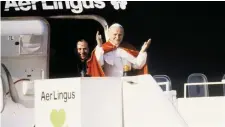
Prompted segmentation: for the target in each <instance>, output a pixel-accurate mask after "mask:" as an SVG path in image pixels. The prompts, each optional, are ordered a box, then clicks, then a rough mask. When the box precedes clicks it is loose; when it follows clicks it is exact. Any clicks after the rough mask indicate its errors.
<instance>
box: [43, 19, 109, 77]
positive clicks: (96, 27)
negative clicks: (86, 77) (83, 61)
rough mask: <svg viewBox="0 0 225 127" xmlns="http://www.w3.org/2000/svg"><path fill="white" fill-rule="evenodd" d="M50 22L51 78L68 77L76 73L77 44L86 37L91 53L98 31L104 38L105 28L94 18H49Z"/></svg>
mask: <svg viewBox="0 0 225 127" xmlns="http://www.w3.org/2000/svg"><path fill="white" fill-rule="evenodd" d="M47 20H48V22H49V24H50V54H49V55H50V57H49V58H50V61H49V78H68V77H74V76H75V75H76V71H77V67H76V63H77V62H78V61H77V60H78V59H76V57H77V56H76V44H77V41H78V40H81V39H84V40H86V41H87V42H88V44H89V53H91V51H92V50H93V49H94V48H95V46H96V44H97V42H96V38H95V36H96V32H97V31H100V33H101V35H102V37H103V39H104V40H105V38H104V28H103V27H102V25H101V24H100V23H98V22H96V21H94V20H76V19H53V18H49V19H47Z"/></svg>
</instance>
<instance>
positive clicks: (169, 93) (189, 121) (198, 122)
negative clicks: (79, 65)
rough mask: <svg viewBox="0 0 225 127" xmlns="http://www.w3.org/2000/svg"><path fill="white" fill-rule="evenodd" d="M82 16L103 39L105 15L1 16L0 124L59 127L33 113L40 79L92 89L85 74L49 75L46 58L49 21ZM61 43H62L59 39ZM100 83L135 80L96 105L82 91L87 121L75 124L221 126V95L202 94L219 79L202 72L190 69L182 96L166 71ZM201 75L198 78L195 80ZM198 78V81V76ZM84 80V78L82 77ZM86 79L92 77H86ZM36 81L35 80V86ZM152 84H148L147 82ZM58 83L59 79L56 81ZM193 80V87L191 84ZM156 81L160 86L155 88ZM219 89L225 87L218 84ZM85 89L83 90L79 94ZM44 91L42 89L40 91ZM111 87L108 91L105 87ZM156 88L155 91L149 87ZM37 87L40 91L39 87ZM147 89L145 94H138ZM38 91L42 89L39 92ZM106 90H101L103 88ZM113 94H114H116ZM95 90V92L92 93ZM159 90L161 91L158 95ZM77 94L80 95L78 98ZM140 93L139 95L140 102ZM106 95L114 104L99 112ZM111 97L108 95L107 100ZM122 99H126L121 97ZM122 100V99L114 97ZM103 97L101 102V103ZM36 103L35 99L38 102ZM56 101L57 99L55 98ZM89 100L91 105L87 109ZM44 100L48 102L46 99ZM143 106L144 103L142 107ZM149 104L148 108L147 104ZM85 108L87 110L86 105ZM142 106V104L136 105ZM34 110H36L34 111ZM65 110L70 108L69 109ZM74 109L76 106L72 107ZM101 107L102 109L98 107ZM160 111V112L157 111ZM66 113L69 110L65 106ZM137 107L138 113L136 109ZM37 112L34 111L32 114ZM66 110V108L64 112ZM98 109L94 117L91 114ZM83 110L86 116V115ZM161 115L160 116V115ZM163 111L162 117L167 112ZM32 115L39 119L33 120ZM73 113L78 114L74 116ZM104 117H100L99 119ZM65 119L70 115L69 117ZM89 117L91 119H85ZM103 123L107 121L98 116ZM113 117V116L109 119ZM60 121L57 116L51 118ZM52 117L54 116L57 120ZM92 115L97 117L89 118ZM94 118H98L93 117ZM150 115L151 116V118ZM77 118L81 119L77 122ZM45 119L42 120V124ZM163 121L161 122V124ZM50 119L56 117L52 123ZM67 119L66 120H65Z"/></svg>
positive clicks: (222, 122) (48, 60)
mask: <svg viewBox="0 0 225 127" xmlns="http://www.w3.org/2000/svg"><path fill="white" fill-rule="evenodd" d="M66 19H69V20H72V21H74V20H82V21H83V20H88V21H92V22H97V23H99V24H100V26H101V29H102V31H101V33H103V34H104V37H105V40H107V39H108V37H107V30H108V27H109V24H108V22H107V21H106V19H105V18H103V17H102V16H99V15H93V14H91V15H87V14H85V15H83V14H80V15H56V16H54V15H53V16H48V17H41V16H16V17H2V18H1V63H2V64H1V67H2V69H1V70H2V71H1V85H0V91H1V92H0V93H1V105H0V108H1V119H2V121H1V125H2V127H6V126H7V127H15V126H21V127H34V126H35V127H38V126H41V125H42V126H47V125H48V126H54V127H59V125H56V124H53V125H49V124H43V123H41V122H40V121H38V120H39V119H40V120H44V119H41V116H42V117H43V118H44V116H45V115H41V114H38V111H40V112H42V113H43V112H44V111H45V110H43V111H42V110H41V107H42V105H40V107H37V105H38V104H37V103H35V102H36V100H35V99H36V96H37V95H36V96H34V95H35V92H37V91H35V89H34V88H38V89H41V90H43V89H45V88H46V89H47V86H49V84H48V85H46V86H44V85H45V84H46V82H49V83H55V84H57V82H59V84H60V82H68V86H67V85H66V87H68V88H71V86H70V84H71V83H70V81H75V82H76V81H77V82H78V80H79V81H80V82H79V83H82V81H83V83H84V86H85V82H86V86H87V88H85V87H84V88H85V90H86V89H88V88H89V87H90V88H93V87H91V86H89V84H90V81H89V80H91V81H93V82H98V81H95V79H89V78H84V79H82V78H71V77H70V78H64V77H63V78H59V77H56V78H50V76H49V75H50V74H49V73H50V71H49V70H50V59H51V57H50V56H51V55H50V53H51V46H50V45H51V44H50V43H52V41H50V39H52V38H51V37H50V35H51V24H50V23H49V22H51V20H58V21H59V20H66ZM62 44H63V42H62ZM139 79H145V80H146V81H149V82H151V83H150V84H151V85H143V82H141V81H140V80H139ZM101 80H102V82H103V81H104V82H107V83H108V82H109V81H111V82H114V81H115V83H118V84H119V83H120V82H124V81H126V80H131V81H133V82H137V84H139V83H140V84H142V85H137V87H134V86H132V85H128V84H127V83H124V84H123V87H124V88H123V89H124V91H123V92H125V93H123V94H122V97H121V96H115V97H112V98H110V97H109V98H108V97H106V98H103V100H104V101H103V100H101V99H99V100H98V99H96V100H97V102H98V104H96V105H94V104H93V101H91V100H92V99H93V100H95V99H94V98H93V97H92V98H91V97H90V96H87V95H88V94H87V93H86V94H84V95H83V94H82V93H81V95H83V96H85V97H86V98H88V97H89V98H88V99H86V100H85V99H84V100H85V102H81V105H82V104H86V105H88V106H84V105H82V106H83V108H84V109H85V110H87V111H85V110H84V109H82V107H81V111H80V112H81V113H80V114H82V113H83V114H82V115H84V116H82V115H81V116H82V117H81V118H80V119H85V120H90V121H88V122H90V124H88V122H84V120H83V121H82V120H79V119H78V118H76V120H75V121H76V122H77V121H79V122H78V123H79V124H78V123H77V124H71V125H78V126H85V127H86V126H87V127H89V126H103V125H104V126H106V125H107V126H115V125H116V126H123V127H124V126H138V125H140V124H141V125H142V126H151V125H155V126H160V127H164V126H175V125H177V126H179V127H186V126H188V127H200V126H204V127H206V126H207V127H213V126H217V127H220V126H221V127H222V126H224V125H225V122H224V121H225V120H224V118H225V111H224V106H225V100H224V99H225V98H224V96H217V97H210V96H209V94H208V91H209V90H208V85H218V84H220V85H223V84H225V83H224V80H222V81H218V82H208V81H207V78H206V77H205V76H204V75H202V74H199V73H197V74H193V75H191V76H190V77H189V80H188V83H185V84H184V96H183V97H177V95H176V94H177V91H176V90H172V83H171V80H170V78H169V76H167V75H153V76H150V75H148V76H147V77H145V76H143V77H138V76H137V77H136V76H135V77H131V78H129V77H128V78H126V77H125V78H122V79H115V78H108V79H101ZM199 80H201V81H199ZM202 80H203V81H202ZM88 81H89V82H88ZM91 83H92V82H91ZM37 84H39V85H37ZM99 84H100V85H99V86H97V85H96V87H98V88H99V89H96V91H97V92H100V91H101V90H102V89H104V90H106V91H108V92H109V91H110V90H111V89H107V88H106V87H104V86H102V85H101V83H99ZM153 84H154V85H153ZM61 85H62V84H61ZM195 85H199V86H195ZM160 86H161V87H160ZM54 87H56V88H61V87H60V85H55V86H54ZM109 87H110V88H115V89H116V90H115V91H113V92H112V93H111V94H110V95H111V96H112V95H115V94H118V93H120V94H121V91H120V90H119V89H121V86H120V85H111V86H109ZM224 89H225V87H224ZM85 90H83V92H84V93H85ZM46 91H47V90H46ZM96 91H89V92H91V93H90V94H91V95H93V96H96V97H97V98H100V95H98V94H97V92H96ZM111 91H112V90H111ZM131 91H135V92H136V93H135V94H136V98H135V97H134V101H131V100H130V97H133V96H134V95H135V94H134V93H132V92H131ZM154 91H156V92H154ZM39 92H40V91H39ZM145 92H147V93H148V94H142V93H145ZM42 93H43V92H42ZM104 94H105V95H106V93H104ZM120 94H119V95H120ZM97 95H98V96H97ZM164 95H165V96H164ZM81 98H82V97H81ZM140 98H143V101H140ZM107 99H112V100H110V101H113V102H115V104H113V103H110V104H111V105H113V106H118V107H117V108H109V109H108V110H103V109H102V111H101V110H100V109H98V108H96V107H97V106H100V105H105V106H109V105H107V104H105V103H106V102H107V103H109V102H110V101H108V100H107ZM113 99H114V100H113ZM123 99H125V100H126V99H127V101H125V102H123ZM118 101H122V102H118ZM104 102H105V103H104ZM40 103H41V102H40ZM58 103H60V104H61V103H62V102H58ZM92 104H93V105H94V106H93V107H94V108H92ZM129 104H132V105H136V106H137V107H135V106H134V107H132V106H130V105H129ZM49 105H50V104H49ZM143 105H146V106H143ZM147 106H149V107H147ZM89 108H90V109H92V110H91V112H93V113H90V109H89ZM95 108H96V111H94V109H95ZM142 108H143V109H142ZM37 109H38V111H37ZM70 109H71V108H70ZM109 110H113V111H115V112H116V113H115V114H113V113H112V112H111V113H112V116H110V117H108V116H107V115H108V114H107V112H108V111H109ZM76 111H77V110H76ZM103 111H104V112H103ZM159 111H161V112H159ZM71 112H73V111H72V110H71ZM139 112H142V113H139ZM35 113H36V114H38V115H36V114H35ZM67 113H68V112H67ZM98 113H99V114H100V115H99V116H98V115H96V114H98ZM88 114H89V115H90V116H89V117H88ZM163 114H164V115H163ZM167 115H168V116H167ZM97 116H98V117H99V118H96V117H97ZM36 117H38V118H39V119H37V118H36ZM78 117H79V115H78ZM104 117H105V119H104ZM70 119H71V116H70ZM91 119H93V120H91ZM101 119H104V120H105V121H107V122H109V123H108V124H107V123H106V122H104V121H101ZM111 119H113V120H111ZM57 120H58V121H60V119H57ZM57 120H56V121H57ZM94 120H97V122H95V121H94ZM98 120H99V121H98ZM151 120H152V121H151ZM80 121H81V122H80ZM45 122H46V121H44V123H45ZM163 122H164V124H163ZM55 123H56V122H55ZM71 123H72V122H71ZM64 126H69V125H60V127H64Z"/></svg>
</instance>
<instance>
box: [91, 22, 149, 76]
mask: <svg viewBox="0 0 225 127" xmlns="http://www.w3.org/2000/svg"><path fill="white" fill-rule="evenodd" d="M108 36H109V41H107V42H106V43H104V44H102V38H101V35H99V33H98V32H97V34H96V40H97V46H96V48H95V50H94V51H93V53H92V57H91V60H89V62H90V61H92V62H90V63H89V67H88V68H89V75H91V76H111V77H121V76H123V75H124V72H127V71H131V70H132V69H139V70H141V69H145V73H147V72H146V71H147V65H146V59H147V53H146V49H147V48H148V47H149V45H150V42H151V39H149V40H148V41H146V42H145V43H144V45H143V46H142V49H141V51H140V52H138V51H135V50H132V49H129V48H127V47H123V46H121V44H122V43H121V42H122V40H123V36H124V29H123V27H122V26H121V25H120V24H113V25H112V26H110V28H109V32H108ZM93 58H95V59H96V61H97V64H96V65H97V66H100V67H96V66H92V65H95V64H93V60H92V59H93ZM91 63H92V65H91ZM94 68H100V73H101V74H100V75H98V74H97V73H96V70H95V69H94ZM97 72H98V71H97Z"/></svg>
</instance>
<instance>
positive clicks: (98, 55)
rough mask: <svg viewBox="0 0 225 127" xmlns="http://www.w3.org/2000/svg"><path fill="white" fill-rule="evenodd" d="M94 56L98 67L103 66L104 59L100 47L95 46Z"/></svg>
mask: <svg viewBox="0 0 225 127" xmlns="http://www.w3.org/2000/svg"><path fill="white" fill-rule="evenodd" d="M95 56H96V58H97V61H98V63H99V64H100V66H103V65H104V59H103V56H104V50H103V49H102V47H100V46H98V45H97V46H96V48H95Z"/></svg>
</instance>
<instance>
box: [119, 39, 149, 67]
mask: <svg viewBox="0 0 225 127" xmlns="http://www.w3.org/2000/svg"><path fill="white" fill-rule="evenodd" d="M150 43H151V39H149V40H148V41H146V42H144V44H143V46H142V48H141V51H140V52H139V54H138V56H137V57H136V58H135V57H134V56H132V55H131V54H129V53H127V52H126V51H124V50H121V56H122V57H123V58H124V59H126V60H127V61H129V62H131V63H132V67H133V68H134V69H141V68H143V66H144V65H145V63H146V61H147V53H146V50H147V48H148V47H149V45H150Z"/></svg>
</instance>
